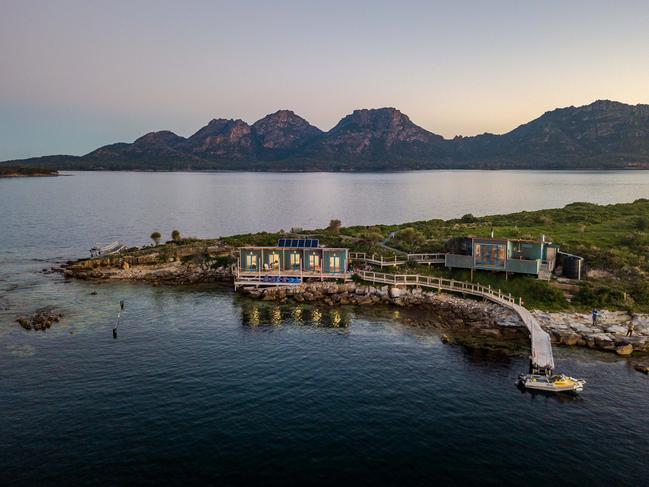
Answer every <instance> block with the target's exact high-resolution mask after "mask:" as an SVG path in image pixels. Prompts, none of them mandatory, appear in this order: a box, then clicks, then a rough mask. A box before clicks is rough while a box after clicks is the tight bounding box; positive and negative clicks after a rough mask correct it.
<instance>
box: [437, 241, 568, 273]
mask: <svg viewBox="0 0 649 487" xmlns="http://www.w3.org/2000/svg"><path fill="white" fill-rule="evenodd" d="M450 246H451V251H450V252H449V253H447V254H446V256H445V265H446V267H449V268H459V269H471V270H472V271H473V270H474V269H480V270H489V271H498V272H507V273H510V272H511V273H514V274H530V275H535V276H537V277H539V278H540V279H549V278H550V274H551V273H552V271H553V270H554V269H555V266H556V264H557V257H558V254H559V245H558V244H553V243H552V242H548V241H546V240H545V237H541V239H540V240H537V241H535V240H510V239H503V238H493V237H463V238H457V239H453V240H452V241H451V243H450Z"/></svg>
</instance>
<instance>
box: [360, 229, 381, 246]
mask: <svg viewBox="0 0 649 487" xmlns="http://www.w3.org/2000/svg"><path fill="white" fill-rule="evenodd" d="M361 240H362V241H363V243H366V244H368V245H376V244H377V243H379V242H380V241H381V240H383V234H382V233H381V231H380V230H379V229H378V228H376V227H372V228H368V229H367V230H366V231H364V232H363V233H361Z"/></svg>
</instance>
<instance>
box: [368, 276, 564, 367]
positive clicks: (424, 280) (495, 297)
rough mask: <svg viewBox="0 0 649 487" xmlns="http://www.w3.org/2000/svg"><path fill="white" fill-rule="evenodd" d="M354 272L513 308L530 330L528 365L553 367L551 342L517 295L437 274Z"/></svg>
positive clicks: (379, 281)
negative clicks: (530, 353) (481, 299)
mask: <svg viewBox="0 0 649 487" xmlns="http://www.w3.org/2000/svg"><path fill="white" fill-rule="evenodd" d="M355 274H356V275H357V276H358V277H360V278H361V279H363V280H364V281H367V282H370V283H373V284H388V285H392V286H415V287H421V288H427V289H435V290H438V291H450V292H455V293H462V294H470V295H472V296H478V297H483V298H485V299H488V300H490V301H492V302H494V303H497V304H500V305H501V306H505V307H506V308H509V309H511V310H512V311H514V312H515V313H516V314H517V315H518V316H519V317H520V318H521V320H522V321H523V324H524V325H525V327H526V328H527V329H528V331H529V332H530V339H531V348H532V355H531V360H532V365H533V368H535V369H537V370H538V371H552V370H553V369H554V357H553V356H552V343H551V341H550V335H548V333H547V332H546V331H545V330H543V328H541V325H539V323H538V321H536V319H535V318H534V317H533V316H532V313H530V312H529V311H528V310H527V309H525V308H524V307H523V306H522V304H521V300H520V298H519V299H518V303H517V302H516V301H517V300H516V298H514V297H513V296H512V295H511V294H503V293H502V291H500V290H494V289H492V288H491V286H483V285H481V284H475V283H472V282H464V281H456V280H454V279H444V278H441V277H433V276H421V275H419V274H385V273H382V272H374V271H364V270H357V271H355Z"/></svg>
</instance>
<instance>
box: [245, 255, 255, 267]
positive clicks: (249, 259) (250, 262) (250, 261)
mask: <svg viewBox="0 0 649 487" xmlns="http://www.w3.org/2000/svg"><path fill="white" fill-rule="evenodd" d="M246 268H247V269H248V270H249V271H256V270H257V255H256V254H248V255H246Z"/></svg>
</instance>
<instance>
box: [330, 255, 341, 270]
mask: <svg viewBox="0 0 649 487" xmlns="http://www.w3.org/2000/svg"><path fill="white" fill-rule="evenodd" d="M329 272H340V257H338V256H337V255H331V256H329Z"/></svg>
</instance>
